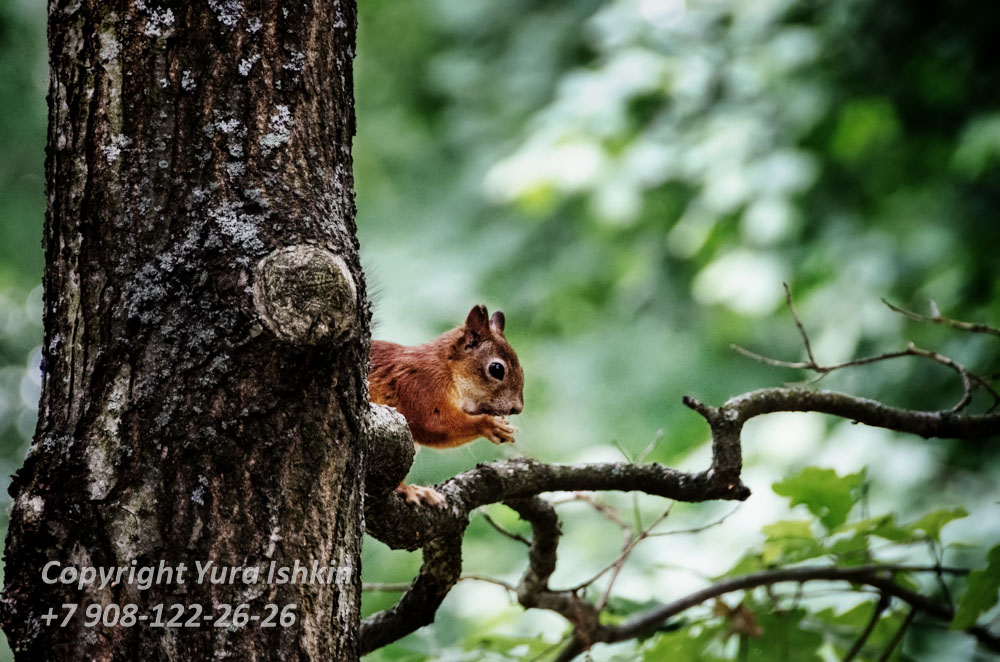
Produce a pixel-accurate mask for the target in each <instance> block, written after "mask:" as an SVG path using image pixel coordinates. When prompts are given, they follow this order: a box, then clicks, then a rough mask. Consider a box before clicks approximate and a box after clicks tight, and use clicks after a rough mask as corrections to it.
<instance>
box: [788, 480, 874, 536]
mask: <svg viewBox="0 0 1000 662" xmlns="http://www.w3.org/2000/svg"><path fill="white" fill-rule="evenodd" d="M863 481H864V472H863V471H860V472H858V473H854V474H848V475H846V476H838V475H837V472H836V471H834V470H833V469H820V468H818V467H806V468H805V469H803V470H802V471H801V472H800V473H799V474H798V475H797V476H792V477H791V478H787V479H785V480H783V481H780V482H777V483H775V484H774V485H772V489H773V490H774V491H775V493H776V494H778V495H780V496H784V497H788V498H789V499H790V500H791V502H792V505H793V506H797V505H799V504H802V505H804V506H805V507H806V508H808V509H809V512H811V513H812V514H813V515H815V516H816V517H818V518H819V521H820V522H821V523H822V524H823V526H825V527H826V528H827V529H835V528H836V527H838V526H840V525H841V524H843V523H844V522H845V521H847V514H848V513H849V512H850V511H851V508H853V507H854V504H855V503H856V502H857V500H858V497H857V491H858V488H859V487H860V486H861V484H862V482H863Z"/></svg>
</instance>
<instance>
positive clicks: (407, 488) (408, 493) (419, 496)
mask: <svg viewBox="0 0 1000 662" xmlns="http://www.w3.org/2000/svg"><path fill="white" fill-rule="evenodd" d="M396 492H398V493H399V494H400V495H401V496H402V497H403V498H404V499H406V503H412V504H413V505H414V506H419V505H420V504H421V503H426V504H428V505H431V506H437V507H438V508H441V507H442V506H444V505H445V504H446V503H447V501H446V500H445V498H444V495H443V494H441V493H440V492H438V491H437V490H435V489H434V488H433V487H422V486H420V485H407V484H406V483H400V484H399V487H397V488H396Z"/></svg>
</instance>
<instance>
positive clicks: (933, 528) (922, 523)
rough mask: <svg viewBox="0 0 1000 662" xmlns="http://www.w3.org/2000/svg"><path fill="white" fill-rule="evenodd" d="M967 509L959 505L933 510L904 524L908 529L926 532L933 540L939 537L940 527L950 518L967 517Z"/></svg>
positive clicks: (949, 520)
mask: <svg viewBox="0 0 1000 662" xmlns="http://www.w3.org/2000/svg"><path fill="white" fill-rule="evenodd" d="M968 516H969V511H967V510H966V509H965V508H962V507H961V506H959V507H958V508H953V509H951V510H947V509H945V510H935V511H934V512H932V513H927V514H926V515H924V516H923V517H921V518H920V519H918V520H917V521H916V522H913V523H912V524H908V525H907V526H906V528H907V529H909V530H910V531H923V532H924V533H926V534H927V537H928V538H931V539H933V540H940V539H941V528H942V527H943V526H944V525H945V524H947V523H948V522H951V521H952V520H956V519H962V518H963V517H968Z"/></svg>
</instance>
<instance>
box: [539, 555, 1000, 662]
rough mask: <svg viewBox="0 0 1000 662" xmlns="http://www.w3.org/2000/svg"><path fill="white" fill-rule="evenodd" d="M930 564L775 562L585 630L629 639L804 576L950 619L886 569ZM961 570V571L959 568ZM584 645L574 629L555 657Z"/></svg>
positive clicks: (976, 631)
mask: <svg viewBox="0 0 1000 662" xmlns="http://www.w3.org/2000/svg"><path fill="white" fill-rule="evenodd" d="M936 571H937V568H935V567H908V566H879V565H868V566H858V567H854V568H838V567H834V566H830V567H826V566H802V567H798V568H779V569H776V570H765V571H762V572H755V573H751V574H748V575H743V576H741V577H732V578H730V579H724V580H721V581H718V582H716V583H715V584H712V585H711V586H708V587H706V588H704V589H702V590H700V591H695V592H694V593H691V594H690V595H688V596H685V597H683V598H681V599H679V600H675V601H673V602H670V603H667V604H664V605H661V606H659V607H655V608H653V609H650V610H649V611H647V612H645V613H644V614H640V615H639V616H636V617H633V618H631V619H629V620H628V621H625V622H624V623H622V624H621V625H618V626H602V627H601V628H599V629H598V631H597V632H594V633H590V634H591V639H592V640H593V641H599V642H602V643H615V642H619V641H625V640H628V639H633V638H635V637H638V636H642V635H643V634H647V633H649V632H651V631H653V630H655V629H656V628H657V627H658V626H659V625H660V624H662V623H663V622H664V621H666V620H667V619H669V618H671V617H673V616H676V615H678V614H680V613H682V612H684V611H687V610H688V609H690V608H691V607H695V606H697V605H700V604H702V603H703V602H706V601H707V600H711V599H712V598H717V597H719V596H722V595H725V594H727V593H732V592H733V591H744V590H749V589H753V588H757V587H759V586H770V585H772V584H778V583H782V582H798V583H804V582H809V581H847V582H851V583H854V584H866V585H868V586H872V587H874V588H877V589H879V590H880V591H881V592H882V593H884V594H886V595H890V596H892V597H895V598H898V599H900V600H902V601H903V602H906V603H907V604H909V605H910V606H911V607H913V608H914V609H915V610H919V611H921V612H924V613H926V614H928V615H930V616H933V617H934V618H937V619H940V620H944V621H950V620H951V619H952V617H953V616H954V613H953V612H952V611H951V609H949V608H948V607H947V606H945V605H942V604H940V603H937V602H935V601H934V600H932V599H930V598H928V597H926V596H924V595H921V594H919V593H917V592H915V591H912V590H910V589H908V588H906V587H904V586H900V585H899V584H896V583H895V582H894V581H893V580H892V578H891V574H892V573H894V572H936ZM962 572H964V571H962ZM967 632H968V633H969V634H971V635H973V636H975V637H976V638H977V639H978V640H979V641H980V643H981V644H982V645H983V646H985V647H986V648H989V649H990V650H994V651H1000V641H998V640H997V638H996V637H995V636H993V635H992V634H990V633H989V632H987V631H985V629H984V628H978V627H974V628H970V629H969V630H967ZM584 650H586V645H585V642H584V641H583V640H581V639H578V638H577V637H576V636H575V635H574V637H573V638H572V639H571V640H570V643H569V644H568V645H567V646H566V648H564V649H563V651H562V652H561V653H560V655H559V656H558V657H557V658H556V660H557V662H568V660H571V659H573V658H574V657H576V656H577V655H579V654H580V653H582V652H583V651H584Z"/></svg>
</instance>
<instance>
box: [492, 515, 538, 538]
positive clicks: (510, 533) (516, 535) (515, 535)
mask: <svg viewBox="0 0 1000 662" xmlns="http://www.w3.org/2000/svg"><path fill="white" fill-rule="evenodd" d="M482 516H483V519H484V520H486V521H487V522H488V523H489V525H490V526H492V527H493V528H494V529H496V530H497V533H499V534H500V535H502V536H506V537H508V538H510V539H511V540H516V541H517V542H519V543H521V544H523V545H531V541H530V540H528V539H527V538H525V537H524V536H522V535H521V534H519V533H514V532H513V531H508V530H507V529H505V528H503V527H502V526H500V525H499V524H497V523H496V522H495V521H493V518H492V517H490V516H489V515H488V514H486V513H482Z"/></svg>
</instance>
